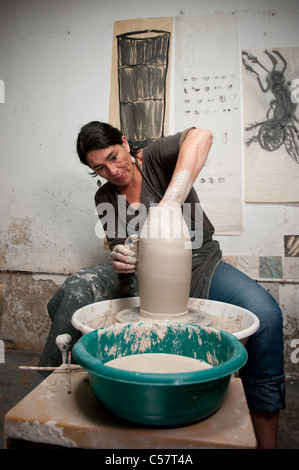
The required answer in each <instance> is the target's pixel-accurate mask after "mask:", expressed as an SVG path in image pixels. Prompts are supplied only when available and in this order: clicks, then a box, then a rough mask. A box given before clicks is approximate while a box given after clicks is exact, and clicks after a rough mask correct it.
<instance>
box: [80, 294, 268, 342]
mask: <svg viewBox="0 0 299 470" xmlns="http://www.w3.org/2000/svg"><path fill="white" fill-rule="evenodd" d="M139 305H140V298H139V297H126V298H122V299H113V300H105V301H103V302H96V303H93V304H90V305H86V306H85V307H82V308H80V309H79V310H77V311H76V312H75V313H74V314H73V317H72V325H73V326H74V327H75V328H76V329H77V330H79V331H81V333H82V334H83V335H85V334H87V333H90V332H91V331H93V330H96V329H98V328H103V327H105V326H110V325H113V324H114V323H116V322H117V319H116V314H117V313H118V312H120V311H121V310H125V309H129V308H134V307H139ZM188 306H189V308H190V309H194V310H199V311H202V312H205V313H207V314H209V315H211V316H212V317H213V323H212V324H211V325H210V326H211V327H213V328H218V329H220V330H224V331H227V332H228V333H232V334H233V335H234V336H236V337H237V338H238V340H239V341H241V342H242V343H243V344H245V343H246V341H247V339H248V338H249V336H251V335H253V334H254V333H255V332H256V331H257V330H258V328H259V326H260V322H259V319H258V318H257V316H256V315H255V314H254V313H252V312H250V311H249V310H246V309H244V308H241V307H237V306H235V305H231V304H227V303H224V302H216V301H214V300H205V299H195V298H190V299H189V304H188Z"/></svg>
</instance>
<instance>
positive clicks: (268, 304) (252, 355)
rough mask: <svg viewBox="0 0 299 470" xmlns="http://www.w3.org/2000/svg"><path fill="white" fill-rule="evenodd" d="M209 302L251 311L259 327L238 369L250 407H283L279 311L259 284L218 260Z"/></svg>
mask: <svg viewBox="0 0 299 470" xmlns="http://www.w3.org/2000/svg"><path fill="white" fill-rule="evenodd" d="M209 299H210V300H217V301H220V302H227V303H230V304H233V305H238V306H240V307H243V308H245V309H247V310H250V311H251V312H253V313H254V314H255V315H256V316H257V317H258V318H259V320H260V328H259V330H258V331H257V332H256V333H254V334H253V335H252V336H250V337H249V339H248V341H247V343H246V346H245V347H246V349H247V352H248V361H247V363H246V364H245V366H244V367H243V368H242V369H241V370H240V377H241V379H242V383H243V386H244V391H245V394H246V398H247V402H248V406H249V408H255V409H259V410H262V411H268V412H274V411H277V410H279V409H284V408H285V383H284V354H283V351H284V345H283V319H282V312H281V310H280V308H279V306H278V304H277V302H276V301H275V299H274V298H273V297H272V296H271V295H270V294H269V292H267V291H266V290H265V289H263V288H262V287H261V286H260V285H259V284H257V283H256V282H255V281H253V280H252V279H250V278H249V277H248V276H246V274H244V273H242V272H241V271H239V270H238V269H236V268H234V267H233V266H231V265H229V264H227V263H225V262H223V261H221V262H220V263H219V264H218V266H217V268H216V270H215V272H214V275H213V278H212V282H211V286H210V291H209Z"/></svg>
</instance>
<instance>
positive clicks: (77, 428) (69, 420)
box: [4, 366, 256, 449]
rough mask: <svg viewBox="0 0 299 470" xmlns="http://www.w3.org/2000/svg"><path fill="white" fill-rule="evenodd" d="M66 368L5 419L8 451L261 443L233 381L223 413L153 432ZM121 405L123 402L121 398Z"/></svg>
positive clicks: (233, 446) (237, 383)
mask: <svg viewBox="0 0 299 470" xmlns="http://www.w3.org/2000/svg"><path fill="white" fill-rule="evenodd" d="M63 368H65V366H61V367H60V368H59V369H58V370H57V371H55V372H53V373H52V374H51V375H50V376H49V377H48V378H47V379H45V380H44V381H43V382H41V383H40V384H39V385H38V386H37V387H36V388H35V389H34V390H32V392H31V393H29V394H28V395H27V396H26V397H25V398H24V399H23V400H21V401H20V402H19V403H18V404H17V405H16V406H14V407H13V408H12V409H11V410H10V411H9V412H8V413H7V414H6V415H5V417H4V438H5V446H6V448H13V449H17V448H26V447H30V448H35V447H36V448H38V447H42V448H49V447H50V448H52V447H67V448H82V449H203V448H209V449H210V448H220V449H221V448H222V449H253V448H255V447H256V439H255V434H254V430H253V427H252V423H251V419H250V415H249V410H248V407H247V403H246V398H245V395H244V391H243V387H242V383H241V380H240V379H238V378H235V377H234V376H232V378H231V381H230V385H229V387H228V391H227V394H226V396H225V399H224V402H223V404H222V406H221V408H220V409H219V410H218V411H217V412H216V413H214V414H213V415H212V416H211V417H210V418H208V419H205V420H204V421H201V422H198V423H195V424H191V425H187V426H182V427H175V428H150V427H145V426H142V425H138V424H133V423H130V422H128V421H125V420H123V419H121V418H119V417H117V416H115V415H114V414H112V413H111V412H110V411H109V410H107V409H106V408H105V407H104V406H103V405H102V404H101V403H100V402H98V401H97V399H96V398H95V396H94V394H93V392H92V390H91V387H90V384H89V380H88V374H87V372H85V371H80V372H71V393H67V376H66V373H65V372H62V369H63ZM120 400H121V397H120Z"/></svg>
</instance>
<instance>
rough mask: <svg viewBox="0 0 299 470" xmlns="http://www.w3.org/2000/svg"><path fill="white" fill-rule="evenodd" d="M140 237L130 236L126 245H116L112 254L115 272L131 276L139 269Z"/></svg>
mask: <svg viewBox="0 0 299 470" xmlns="http://www.w3.org/2000/svg"><path fill="white" fill-rule="evenodd" d="M137 251H138V235H130V236H129V237H128V238H127V239H126V241H125V243H124V245H121V244H120V245H116V246H115V247H114V248H113V250H112V252H111V257H112V266H113V269H114V271H115V272H117V273H123V274H130V273H134V272H135V271H136V269H137Z"/></svg>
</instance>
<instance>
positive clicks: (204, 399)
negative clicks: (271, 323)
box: [73, 322, 247, 426]
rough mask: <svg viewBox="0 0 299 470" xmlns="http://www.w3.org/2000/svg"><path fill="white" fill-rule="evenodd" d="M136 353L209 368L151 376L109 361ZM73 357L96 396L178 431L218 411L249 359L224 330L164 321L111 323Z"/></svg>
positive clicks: (127, 415) (124, 412) (133, 417)
mask: <svg viewBox="0 0 299 470" xmlns="http://www.w3.org/2000/svg"><path fill="white" fill-rule="evenodd" d="M140 353H166V354H179V355H183V356H188V357H192V358H195V359H202V360H204V361H206V362H208V363H209V364H211V365H213V368H210V369H205V370H199V371H195V372H183V373H175V374H174V373H169V374H156V373H155V374H153V373H143V372H131V371H126V370H122V369H115V368H112V367H109V366H107V365H105V363H106V362H107V361H111V360H112V359H115V358H118V357H122V356H126V355H132V354H140ZM73 356H74V358H75V360H76V361H77V363H78V364H80V365H81V366H82V367H84V368H85V369H86V370H87V371H88V374H89V380H90V384H91V388H92V390H93V393H94V394H95V396H96V397H97V398H98V399H99V400H100V401H101V402H102V403H103V404H104V405H105V406H106V407H107V408H108V409H109V410H111V411H112V412H113V413H115V414H116V415H118V416H120V417H122V418H124V419H127V420H129V421H133V422H135V423H140V424H145V425H153V426H176V425H183V424H188V423H192V422H196V421H199V420H202V419H205V418H207V417H208V416H210V415H211V414H213V413H214V412H215V411H217V410H218V409H219V407H220V406H221V404H222V402H223V399H224V397H225V393H226V391H227V388H228V385H229V381H230V376H231V374H232V373H233V372H235V371H237V370H239V369H240V368H241V367H242V366H243V365H244V364H245V362H246V360H247V352H246V349H245V348H244V346H243V345H242V344H241V343H240V342H239V341H238V340H237V338H236V337H235V336H233V335H232V334H230V333H227V332H225V331H222V330H216V329H214V328H209V327H200V326H195V325H186V324H179V323H172V322H171V323H170V322H169V323H167V322H159V323H156V322H155V323H152V322H140V323H132V324H115V325H112V326H109V327H105V328H101V329H99V330H94V331H92V332H91V333H88V334H87V335H85V336H83V337H82V338H80V339H79V341H78V342H77V343H76V344H75V346H74V348H73Z"/></svg>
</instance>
